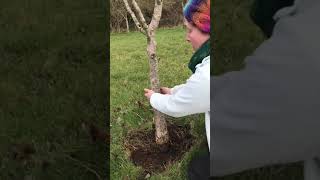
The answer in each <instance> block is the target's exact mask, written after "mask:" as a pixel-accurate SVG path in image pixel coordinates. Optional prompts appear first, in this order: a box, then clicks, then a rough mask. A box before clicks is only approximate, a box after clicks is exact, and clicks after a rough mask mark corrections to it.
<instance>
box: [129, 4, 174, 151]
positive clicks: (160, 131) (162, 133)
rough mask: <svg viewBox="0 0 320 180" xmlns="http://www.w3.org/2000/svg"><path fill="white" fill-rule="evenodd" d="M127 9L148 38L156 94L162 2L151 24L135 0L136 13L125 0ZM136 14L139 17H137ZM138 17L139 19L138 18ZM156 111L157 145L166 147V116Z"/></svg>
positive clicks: (157, 89)
mask: <svg viewBox="0 0 320 180" xmlns="http://www.w3.org/2000/svg"><path fill="white" fill-rule="evenodd" d="M123 2H124V4H125V7H126V9H127V11H128V12H129V14H130V15H131V17H132V19H133V21H134V23H135V25H136V26H137V28H138V29H139V31H140V32H141V33H142V34H144V35H145V36H146V38H147V54H148V58H149V66H150V82H151V88H152V90H153V91H154V92H159V91H160V86H159V78H158V58H157V56H156V45H157V44H156V40H155V32H156V29H157V28H158V26H159V21H160V18H161V14H162V5H163V1H162V0H155V5H154V9H153V15H152V19H151V22H150V24H149V25H148V24H147V23H146V20H145V18H144V16H143V14H142V12H141V9H140V7H139V5H138V4H137V2H136V1H135V0H132V6H133V8H134V10H135V12H133V11H132V9H131V7H130V5H129V3H128V0H123ZM136 14H137V15H138V16H136ZM137 17H138V18H137ZM153 111H154V119H153V120H154V123H155V128H156V134H155V137H156V143H157V144H160V145H165V144H166V143H167V142H168V141H169V134H168V129H167V123H166V120H165V119H164V115H163V114H162V113H161V112H159V111H157V110H155V109H153Z"/></svg>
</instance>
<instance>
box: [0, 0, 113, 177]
mask: <svg viewBox="0 0 320 180" xmlns="http://www.w3.org/2000/svg"><path fill="white" fill-rule="evenodd" d="M105 26H106V24H105V10H104V6H103V3H102V1H99V0H94V1H84V0H80V1H61V0H56V1H50V2H49V1H39V0H26V1H18V0H11V1H3V2H1V6H0V34H1V36H0V42H1V44H0V62H1V67H0V121H1V125H0V132H1V133H0V172H1V173H0V179H3V180H6V179H10V180H11V179H48V180H49V179H61V180H63V179H68V180H72V179H77V180H80V179H83V180H89V179H97V178H96V177H97V175H96V174H95V173H97V174H98V176H100V177H101V179H105V178H106V177H107V171H108V170H107V169H106V161H107V155H106V150H105V149H106V143H104V142H92V141H91V140H90V136H89V135H88V134H87V132H86V131H84V130H83V129H82V128H81V122H82V121H90V122H92V123H94V124H95V125H96V126H98V127H100V128H105V127H106V125H105V122H106V113H107V112H106V108H105V106H106V99H107V98H108V97H107V94H106V89H107V86H106V84H105V83H106V76H107V74H106V73H105V72H106V71H105V64H106V62H105V61H106V60H105V59H106V54H105V50H106V40H105V39H106V37H105ZM26 144H28V145H26ZM23 146H31V147H32V149H33V150H34V151H35V152H34V153H28V152H26V151H27V150H26V148H25V147H23Z"/></svg>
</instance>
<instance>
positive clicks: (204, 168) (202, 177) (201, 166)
mask: <svg viewBox="0 0 320 180" xmlns="http://www.w3.org/2000/svg"><path fill="white" fill-rule="evenodd" d="M209 177H210V153H209V152H206V153H204V154H200V155H197V156H195V157H194V158H193V159H192V160H191V162H190V164H189V167H188V180H208V179H209Z"/></svg>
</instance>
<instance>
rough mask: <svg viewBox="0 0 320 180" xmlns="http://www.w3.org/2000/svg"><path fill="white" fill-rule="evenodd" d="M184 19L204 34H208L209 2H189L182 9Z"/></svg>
mask: <svg viewBox="0 0 320 180" xmlns="http://www.w3.org/2000/svg"><path fill="white" fill-rule="evenodd" d="M183 16H184V17H185V19H186V20H187V21H188V22H189V23H191V24H193V25H194V26H196V27H197V28H198V29H200V30H201V31H202V32H204V33H210V0H189V1H188V2H187V4H186V5H185V6H184V8H183Z"/></svg>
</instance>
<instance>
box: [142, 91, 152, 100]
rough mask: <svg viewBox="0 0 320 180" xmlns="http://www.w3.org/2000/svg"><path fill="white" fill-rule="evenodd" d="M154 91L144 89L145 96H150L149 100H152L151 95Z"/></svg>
mask: <svg viewBox="0 0 320 180" xmlns="http://www.w3.org/2000/svg"><path fill="white" fill-rule="evenodd" d="M153 93H154V91H152V90H151V89H144V96H145V97H147V98H148V100H150V98H151V95H152V94H153Z"/></svg>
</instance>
